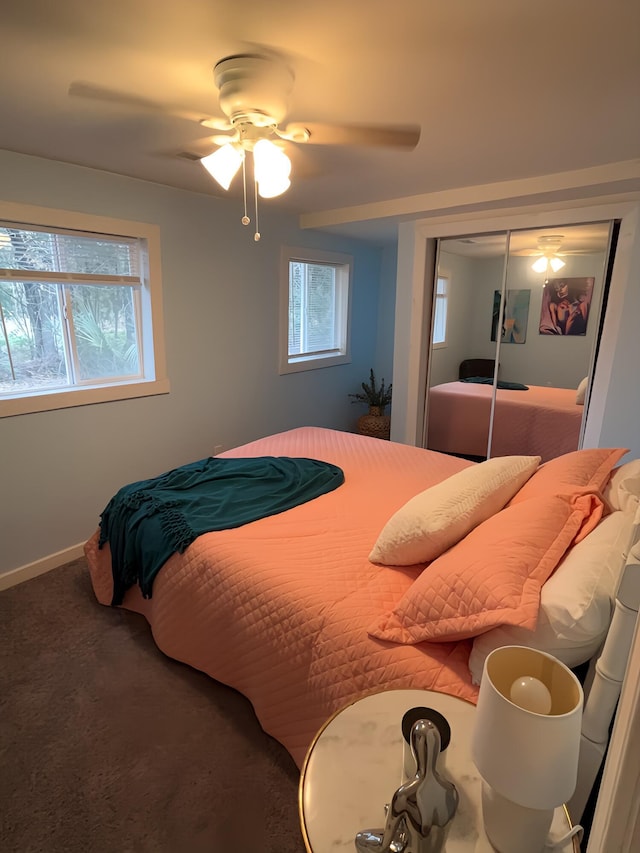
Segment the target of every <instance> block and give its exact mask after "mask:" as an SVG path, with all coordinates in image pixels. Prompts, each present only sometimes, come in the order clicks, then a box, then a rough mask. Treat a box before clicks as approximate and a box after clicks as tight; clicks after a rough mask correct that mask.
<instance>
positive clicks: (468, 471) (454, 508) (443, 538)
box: [369, 456, 540, 566]
mask: <svg viewBox="0 0 640 853" xmlns="http://www.w3.org/2000/svg"><path fill="white" fill-rule="evenodd" d="M539 464H540V457H539V456H502V457H497V458H495V459H488V460H487V461H486V462H480V463H479V464H476V465H471V466H470V467H469V468H464V469H463V470H462V471H458V473H457V474H453V475H452V476H451V477H448V478H447V479H446V480H443V481H442V482H441V483H437V484H436V485H435V486H432V487H431V488H430V489H426V490H425V491H424V492H420V494H418V495H416V496H415V497H413V498H411V500H409V501H407V503H406V504H405V505H404V506H403V507H401V508H400V509H399V510H398V511H397V512H396V513H394V515H392V516H391V518H390V519H389V521H388V522H387V523H386V524H385V526H384V528H383V530H382V532H381V533H380V535H379V537H378V540H377V542H376V544H375V545H374V547H373V550H372V551H371V553H370V554H369V559H370V560H371V562H372V563H381V564H382V565H384V566H411V565H415V564H416V563H427V562H429V560H434V559H435V558H436V557H438V556H439V555H440V554H442V553H443V552H444V551H446V550H447V548H450V547H451V546H452V545H454V544H455V543H456V542H458V541H459V540H460V539H462V537H463V536H466V534H467V533H468V532H469V531H470V530H472V529H473V528H474V527H476V526H477V525H478V524H480V523H481V522H483V521H485V519H487V518H489V517H490V516H492V515H493V514H494V513H496V512H498V511H499V510H501V509H502V508H503V507H504V505H505V504H506V503H507V501H508V500H509V498H511V497H513V495H515V493H516V492H517V491H518V489H520V487H521V486H522V485H523V484H524V483H526V481H527V480H528V479H529V477H530V476H531V475H532V474H533V472H534V471H535V470H536V468H537V467H538V465H539Z"/></svg>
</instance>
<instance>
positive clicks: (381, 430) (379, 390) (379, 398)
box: [349, 368, 392, 439]
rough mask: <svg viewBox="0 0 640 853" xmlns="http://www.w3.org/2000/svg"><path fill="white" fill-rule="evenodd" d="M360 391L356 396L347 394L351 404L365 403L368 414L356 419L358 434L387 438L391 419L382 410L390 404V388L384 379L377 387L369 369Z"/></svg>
mask: <svg viewBox="0 0 640 853" xmlns="http://www.w3.org/2000/svg"><path fill="white" fill-rule="evenodd" d="M361 387H362V391H358V393H357V394H349V396H350V397H352V398H353V399H352V400H351V402H352V403H366V404H367V405H368V406H369V413H368V414H366V415H362V417H360V418H358V432H359V433H360V434H361V435H372V436H374V437H375V438H386V439H388V438H389V433H390V429H391V418H389V417H388V416H387V415H385V413H384V410H385V408H386V407H387V406H388V405H389V403H390V402H391V388H392V385H391V383H389V385H388V386H386V385H385V384H384V379H383V380H382V382H381V383H380V385H379V386H378V385H377V384H376V377H375V374H374V372H373V368H371V370H370V372H369V382H363V383H362V386H361Z"/></svg>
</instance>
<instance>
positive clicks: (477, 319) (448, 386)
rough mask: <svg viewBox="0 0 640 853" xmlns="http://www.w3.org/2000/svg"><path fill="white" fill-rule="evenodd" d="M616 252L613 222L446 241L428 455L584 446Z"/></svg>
mask: <svg viewBox="0 0 640 853" xmlns="http://www.w3.org/2000/svg"><path fill="white" fill-rule="evenodd" d="M609 242H610V223H608V222H607V223H596V224H588V225H576V226H562V227H560V228H539V229H530V230H522V231H511V232H508V233H503V234H499V235H496V234H492V235H474V236H469V237H462V238H458V239H448V240H442V241H441V242H440V246H439V253H438V278H439V279H442V280H444V281H445V285H444V288H443V285H442V284H439V285H438V284H436V288H435V290H434V293H435V300H434V301H435V318H436V320H437V316H438V310H440V314H442V311H443V308H442V307H441V308H440V309H438V304H439V300H440V304H442V300H443V299H444V300H446V301H445V306H446V333H445V335H444V340H441V339H442V333H441V332H439V331H438V330H440V329H441V328H442V320H441V319H440V321H439V322H437V323H435V324H434V333H436V332H438V334H437V336H435V337H433V344H432V351H431V363H430V366H429V398H428V410H427V423H426V436H425V446H427V447H429V448H430V449H433V450H439V451H441V452H445V453H452V454H455V455H458V456H464V457H466V458H470V459H474V460H479V459H483V458H487V456H505V455H513V454H524V455H539V456H541V457H542V459H543V461H546V460H547V459H551V458H553V457H555V456H558V455H560V454H561V453H566V452H569V451H571V450H575V449H577V448H578V447H579V444H580V431H581V425H582V422H583V416H584V412H585V406H584V404H581V403H580V402H579V400H580V399H581V396H582V391H583V388H584V386H586V385H587V383H588V376H589V372H590V369H591V367H592V365H591V362H592V360H593V357H594V355H593V354H594V352H595V343H596V337H597V334H598V326H599V313H600V306H601V301H602V293H603V287H604V279H605V273H606V268H607V253H608V249H609ZM443 289H444V290H445V294H444V295H442V294H441V293H439V290H440V291H442V290H443ZM496 363H497V364H498V368H497V370H494V367H495V364H496ZM494 386H495V400H493V392H494ZM579 392H580V393H579Z"/></svg>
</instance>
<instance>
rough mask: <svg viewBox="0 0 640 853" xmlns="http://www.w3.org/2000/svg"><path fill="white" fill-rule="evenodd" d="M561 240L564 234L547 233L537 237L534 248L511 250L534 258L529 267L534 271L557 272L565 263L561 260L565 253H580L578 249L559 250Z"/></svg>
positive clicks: (515, 253)
mask: <svg viewBox="0 0 640 853" xmlns="http://www.w3.org/2000/svg"><path fill="white" fill-rule="evenodd" d="M563 240H564V234H547V235H544V236H542V237H538V240H537V246H536V248H535V249H520V250H519V251H516V252H513V254H514V255H521V256H529V257H534V258H536V260H535V261H534V262H533V264H532V265H531V269H532V270H533V271H534V272H539V273H547V272H558V271H559V270H561V269H562V267H563V266H564V265H565V262H564V261H563V260H562V258H563V257H565V256H566V255H577V254H581V252H579V251H570V250H564V251H560V250H561V248H562V243H563Z"/></svg>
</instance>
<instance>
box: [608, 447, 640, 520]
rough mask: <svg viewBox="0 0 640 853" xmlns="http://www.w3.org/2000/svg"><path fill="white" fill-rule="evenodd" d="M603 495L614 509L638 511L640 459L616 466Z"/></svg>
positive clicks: (639, 501)
mask: <svg viewBox="0 0 640 853" xmlns="http://www.w3.org/2000/svg"><path fill="white" fill-rule="evenodd" d="M603 496H604V498H605V500H606V501H608V503H609V505H610V506H611V508H612V509H621V510H624V512H636V510H637V509H638V505H640V459H632V460H631V462H625V463H624V465H619V466H618V467H617V468H614V469H613V471H612V472H611V477H610V479H609V482H608V483H607V485H606V486H605V487H604V490H603Z"/></svg>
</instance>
